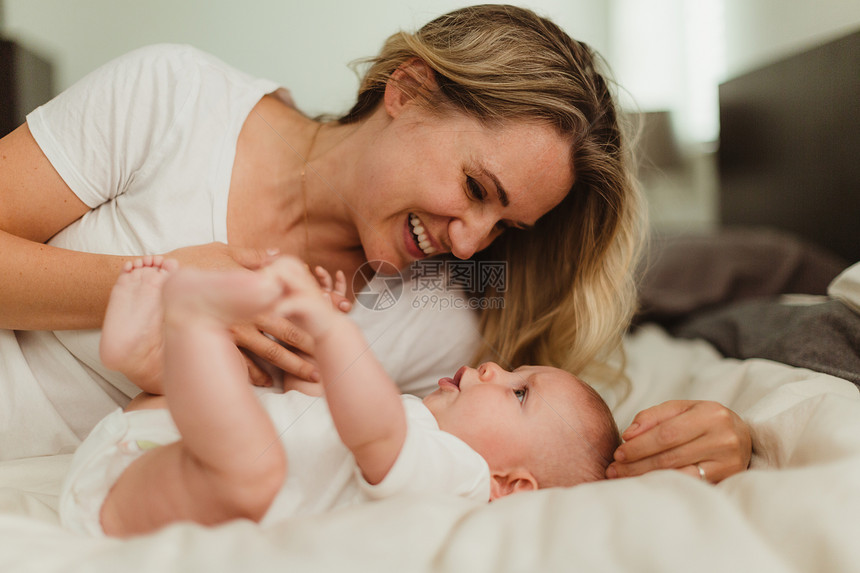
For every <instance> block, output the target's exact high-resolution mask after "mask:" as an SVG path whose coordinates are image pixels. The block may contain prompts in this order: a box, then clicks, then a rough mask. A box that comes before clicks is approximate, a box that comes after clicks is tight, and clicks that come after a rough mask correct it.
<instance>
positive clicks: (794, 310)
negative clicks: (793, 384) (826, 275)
mask: <svg viewBox="0 0 860 573" xmlns="http://www.w3.org/2000/svg"><path fill="white" fill-rule="evenodd" d="M671 332H672V334H674V335H675V336H679V337H682V338H704V339H705V340H707V341H709V342H710V343H711V344H713V345H714V346H715V347H716V348H717V350H719V351H720V352H721V353H722V354H723V355H725V356H728V357H730V358H740V359H745V358H767V359H769V360H775V361H777V362H782V363H784V364H789V365H791V366H799V367H801V368H809V369H810V370H815V371H817V372H824V373H825V374H831V375H833V376H838V377H839V378H844V379H845V380H850V381H851V382H853V383H854V384H856V385H857V386H858V388H860V315H858V314H856V313H855V312H853V311H852V310H851V309H850V308H848V307H847V306H846V305H844V304H842V303H841V302H839V301H837V300H828V301H826V302H822V303H820V304H813V305H809V306H798V305H794V304H784V303H780V302H779V301H776V300H772V299H767V300H753V301H745V302H739V303H735V304H729V305H727V306H725V307H722V308H720V309H718V310H713V311H707V312H702V313H699V314H696V315H694V316H693V317H692V318H690V319H688V320H686V321H684V322H682V323H680V324H679V325H677V326H675V327H673V328H672V329H671Z"/></svg>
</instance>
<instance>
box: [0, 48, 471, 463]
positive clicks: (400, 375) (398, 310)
mask: <svg viewBox="0 0 860 573" xmlns="http://www.w3.org/2000/svg"><path fill="white" fill-rule="evenodd" d="M278 90H279V88H278V85H277V84H276V83H274V82H272V81H269V80H262V79H257V78H252V77H250V76H247V75H245V74H244V73H242V72H239V71H238V70H235V69H233V68H231V67H230V66H227V65H226V64H224V63H223V62H221V61H219V60H217V59H216V58H214V57H212V56H210V55H208V54H205V53H203V52H200V51H198V50H196V49H194V48H192V47H189V46H177V45H157V46H150V47H147V48H142V49H139V50H136V51H134V52H131V53H129V54H127V55H125V56H122V57H120V58H118V59H116V60H114V61H112V62H109V63H108V64H106V65H105V66H103V67H101V68H99V69H98V70H96V71H94V72H93V73H91V74H89V75H88V76H87V77H85V78H84V79H82V80H81V81H80V82H78V83H77V84H75V85H74V86H72V87H71V88H69V89H68V90H67V91H65V92H63V93H62V94H60V95H59V96H57V97H56V98H54V99H53V100H52V101H50V102H49V103H47V104H45V105H44V106H42V107H40V108H38V109H37V110H35V111H34V112H32V113H31V114H30V115H29V116H27V123H28V125H29V127H30V131H31V132H32V134H33V136H34V138H35V139H36V142H37V143H38V144H39V146H40V147H41V149H42V151H43V152H44V153H45V155H46V156H47V157H48V159H49V160H50V162H51V164H52V165H53V166H54V168H55V169H56V170H57V171H58V173H59V174H60V176H61V177H62V178H63V180H64V181H65V182H66V183H67V184H68V185H69V187H70V188H71V189H72V191H73V192H74V193H75V194H77V195H78V197H80V199H81V200H82V201H83V202H84V203H86V204H87V205H88V206H90V207H92V208H93V210H92V211H90V212H88V213H87V214H86V215H84V216H83V217H82V218H81V219H80V220H78V221H75V222H74V223H72V224H71V225H69V226H68V227H67V228H65V229H63V230H62V231H61V232H60V233H58V234H57V235H56V236H55V237H53V238H52V239H51V240H50V244H51V245H55V246H58V247H64V248H68V249H74V250H78V251H86V252H93V253H105V254H116V255H144V254H160V253H167V252H169V251H172V250H174V249H177V248H180V247H184V246H188V245H199V244H205V243H210V242H212V241H221V242H227V230H226V229H227V227H226V220H227V217H226V214H227V197H228V192H229V187H230V178H231V174H232V168H233V160H234V156H235V151H236V141H237V138H238V134H239V131H240V130H241V128H242V125H243V124H244V122H245V119H246V118H247V116H248V114H249V113H250V111H251V109H252V108H253V107H254V105H255V104H256V103H257V102H258V101H259V100H260V98H261V97H262V96H263V95H265V94H267V93H275V92H277V91H278ZM282 91H283V90H282ZM421 294H422V293H421V292H420V291H418V290H417V289H415V288H412V287H409V286H408V285H404V288H403V291H402V296H401V299H400V300H399V301H398V302H397V304H395V305H394V306H392V307H391V308H387V309H386V310H384V311H373V310H369V309H367V308H364V307H362V306H361V305H360V304H356V305H355V309H354V311H353V312H352V313H351V316H352V318H353V319H354V320H355V321H356V322H357V323H358V324H359V326H360V327H361V328H362V330H363V331H364V334H365V337H366V338H367V339H368V341H369V342H370V343H371V344H372V345H373V349H374V352H375V353H376V355H377V356H378V357H379V359H380V360H381V362H382V364H383V365H384V366H385V368H386V370H387V371H388V373H389V375H390V376H391V377H392V379H394V380H397V382H398V384H399V385H400V388H401V390H403V391H404V392H412V393H417V394H419V395H420V394H424V393H426V392H428V391H430V390H431V389H432V388H434V387H435V382H436V380H438V379H439V378H440V377H442V376H450V375H451V374H452V373H453V372H454V371H456V369H457V368H458V367H459V366H460V365H462V364H464V363H466V362H468V361H469V360H470V359H471V355H472V352H473V351H474V349H475V348H476V345H477V341H478V339H479V337H478V327H477V319H476V317H475V316H474V313H472V312H470V311H468V310H465V309H464V308H462V306H461V308H454V307H455V306H456V305H448V307H447V308H446V309H440V308H431V307H427V306H422V305H418V304H415V302H416V301H417V300H418V297H419V296H421ZM99 336H100V331H98V330H92V331H56V332H49V331H10V330H0V391H2V392H3V396H4V398H3V400H0V460H2V459H12V458H17V457H25V456H35V455H46V454H55V453H61V452H67V451H72V450H73V449H74V448H75V447H76V446H77V445H78V444H79V443H80V440H81V439H83V438H84V437H85V436H86V435H87V434H88V433H89V431H90V430H91V429H92V428H93V426H95V424H96V423H97V422H98V421H99V420H101V419H102V418H103V417H104V416H106V415H107V414H108V413H109V412H111V411H112V410H113V409H115V408H116V407H117V406H123V405H125V404H126V403H127V402H128V400H129V399H130V398H131V397H133V396H135V395H136V394H137V393H138V391H139V389H138V388H137V387H136V386H134V385H133V384H132V383H131V382H129V381H128V380H127V379H126V378H125V377H124V376H122V375H121V374H119V373H116V372H111V371H109V370H107V369H105V368H104V367H103V366H102V365H101V362H100V360H99V357H98V341H99Z"/></svg>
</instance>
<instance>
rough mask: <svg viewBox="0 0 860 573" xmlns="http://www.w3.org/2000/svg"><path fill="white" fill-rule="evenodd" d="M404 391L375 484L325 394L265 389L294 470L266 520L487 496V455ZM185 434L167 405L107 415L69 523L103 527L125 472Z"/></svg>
mask: <svg viewBox="0 0 860 573" xmlns="http://www.w3.org/2000/svg"><path fill="white" fill-rule="evenodd" d="M402 398H403V406H404V408H405V409H406V419H407V433H406V441H405V442H404V444H403V448H402V450H401V451H400V455H399V456H398V458H397V461H395V462H394V466H392V468H391V470H390V471H389V472H388V474H387V475H386V476H385V479H383V480H382V481H381V482H380V483H378V484H376V485H370V484H369V483H367V481H365V480H364V479H363V477H362V476H361V471H360V470H359V469H358V466H357V465H356V463H355V458H353V456H352V454H351V453H350V451H349V450H348V449H347V448H346V446H344V445H343V443H342V442H341V441H340V438H339V436H338V434H337V430H336V429H335V427H334V423H333V421H332V418H331V414H330V413H329V410H328V406H327V404H326V401H325V399H323V398H318V397H313V396H307V395H305V394H301V393H299V392H295V391H291V392H287V393H285V394H271V393H269V394H265V395H263V396H262V397H261V400H262V402H263V406H264V407H265V408H266V410H267V411H268V413H269V415H270V416H271V417H272V419H273V420H274V422H275V429H276V430H277V431H278V433H279V435H280V438H281V443H282V444H283V445H284V449H285V450H286V452H287V458H288V460H289V471H288V473H287V479H286V481H285V482H284V485H283V487H282V488H281V491H280V492H279V493H278V494H277V496H276V497H275V499H274V501H273V502H272V505H271V506H270V507H269V510H268V512H267V513H266V515H265V517H264V518H263V520H262V521H261V523H262V524H263V525H267V524H271V523H275V522H278V521H282V520H284V519H286V518H289V517H294V516H298V515H307V514H314V513H321V512H323V511H326V510H328V509H333V508H336V507H340V506H343V505H347V504H352V503H360V502H364V501H372V500H376V499H382V498H387V497H391V496H394V495H398V494H402V493H419V492H420V493H433V492H437V493H449V494H452V495H460V496H463V497H467V498H470V499H474V500H475V501H479V502H486V501H488V500H489V499H490V470H489V467H488V466H487V462H486V461H485V460H484V458H482V457H481V456H480V455H479V454H478V453H477V452H475V451H474V450H473V449H472V448H470V447H469V446H468V445H466V443H465V442H463V441H462V440H460V439H459V438H457V437H456V436H454V435H453V434H449V433H447V432H443V431H441V430H440V429H439V425H438V424H437V423H436V419H435V418H434V417H433V414H431V413H430V410H428V409H427V408H426V407H425V406H424V404H423V403H422V402H421V400H420V399H419V398H416V397H415V396H403V397H402ZM179 437H180V436H179V432H178V431H177V430H176V426H174V425H173V421H172V420H171V418H170V414H169V412H168V411H167V410H136V411H132V412H128V413H123V412H122V411H120V410H117V411H115V412H113V413H112V414H110V415H109V416H107V417H106V418H105V419H104V420H102V421H101V422H100V423H99V424H98V425H97V426H96V428H95V429H94V430H93V432H92V434H90V436H89V437H87V439H86V440H84V443H83V444H81V447H80V448H78V451H77V452H76V453H75V457H74V459H73V460H72V465H71V468H70V470H69V473H68V474H67V476H66V480H65V482H64V483H63V487H62V490H61V494H60V506H59V511H60V519H61V521H62V523H63V525H64V526H65V527H67V528H69V529H71V530H73V531H76V532H79V533H87V534H90V535H103V531H102V528H101V524H100V521H99V513H100V510H101V506H102V504H103V503H104V500H105V497H106V496H107V494H108V491H109V490H110V488H111V486H112V485H113V483H114V482H116V480H117V478H118V477H119V475H120V474H121V473H122V472H123V470H124V469H125V468H127V467H128V466H129V464H131V462H133V461H134V460H135V459H137V458H138V457H139V456H141V455H142V454H143V452H144V451H145V450H146V449H148V448H150V447H158V446H159V445H165V444H168V443H170V442H174V441H176V440H178V439H179Z"/></svg>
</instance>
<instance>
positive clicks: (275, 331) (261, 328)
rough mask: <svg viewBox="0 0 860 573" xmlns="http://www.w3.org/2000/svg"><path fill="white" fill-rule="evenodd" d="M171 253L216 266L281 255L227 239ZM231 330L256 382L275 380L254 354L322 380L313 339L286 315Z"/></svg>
mask: <svg viewBox="0 0 860 573" xmlns="http://www.w3.org/2000/svg"><path fill="white" fill-rule="evenodd" d="M168 256H169V257H171V258H174V259H176V260H178V261H179V263H180V266H192V267H197V268H204V269H214V270H219V269H222V270H227V269H236V268H245V269H249V270H258V269H261V268H263V267H265V266H267V265H269V264H270V263H272V261H274V260H275V259H277V258H278V256H279V252H278V251H277V249H268V250H267V249H252V248H241V247H232V246H229V245H226V244H224V243H208V244H205V245H195V246H192V247H183V248H181V249H177V250H175V251H172V252H170V253H168ZM344 285H345V279H344ZM348 302H349V301H347V303H348ZM230 330H231V332H232V333H233V339H234V341H235V342H236V346H238V347H239V349H240V350H242V352H243V353H244V354H245V359H246V363H247V365H248V376H249V378H250V380H251V383H252V384H254V385H255V386H271V385H272V384H273V380H272V376H271V374H270V373H269V372H267V371H266V368H264V367H262V366H261V365H260V364H259V361H257V360H255V359H254V358H252V356H256V357H258V358H259V359H260V360H262V361H264V362H267V363H269V364H271V365H272V366H274V367H276V368H279V369H281V370H283V371H284V372H285V373H286V374H287V375H291V376H295V377H297V378H299V379H301V380H311V381H316V380H318V378H319V375H318V374H315V373H316V372H317V368H316V366H315V365H314V364H313V363H312V362H310V361H309V360H308V357H309V356H310V355H313V340H312V339H311V337H310V336H309V335H308V334H307V333H306V332H305V331H304V330H302V329H301V328H299V327H298V326H296V325H295V324H293V323H292V322H291V321H289V320H287V319H286V318H283V317H278V316H271V315H270V316H259V317H257V319H256V320H255V321H254V322H253V323H243V324H236V325H234V326H233V327H231V329H230ZM267 335H268V336H267ZM273 339H274V340H273ZM281 343H283V344H281ZM285 345H286V346H285Z"/></svg>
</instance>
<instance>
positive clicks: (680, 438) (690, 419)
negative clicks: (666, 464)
mask: <svg viewBox="0 0 860 573" xmlns="http://www.w3.org/2000/svg"><path fill="white" fill-rule="evenodd" d="M692 406H693V403H692V402H680V401H673V402H666V403H664V404H660V405H659V406H655V407H654V408H649V409H648V410H646V411H643V412H640V414H639V415H637V416H636V419H640V420H641V422H640V423H639V426H638V427H637V428H636V430H635V432H629V431H625V432H624V433H623V434H622V438H623V439H624V440H625V442H624V443H623V444H622V445H621V446H619V448H618V449H617V450H615V459H616V460H617V461H619V462H628V463H629V462H634V461H636V460H641V459H643V458H646V457H649V456H653V455H656V454H659V453H661V452H665V451H667V450H670V449H672V448H676V447H678V446H680V445H682V444H685V443H689V442H691V441H693V440H695V439H696V438H698V437H699V436H701V435H702V433H704V432H705V430H706V428H705V427H704V426H703V425H702V424H701V423H700V421H699V420H697V419H696V416H695V414H693V415H691V411H692V410H693V407H692ZM631 426H632V424H631ZM631 434H632V436H631Z"/></svg>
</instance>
